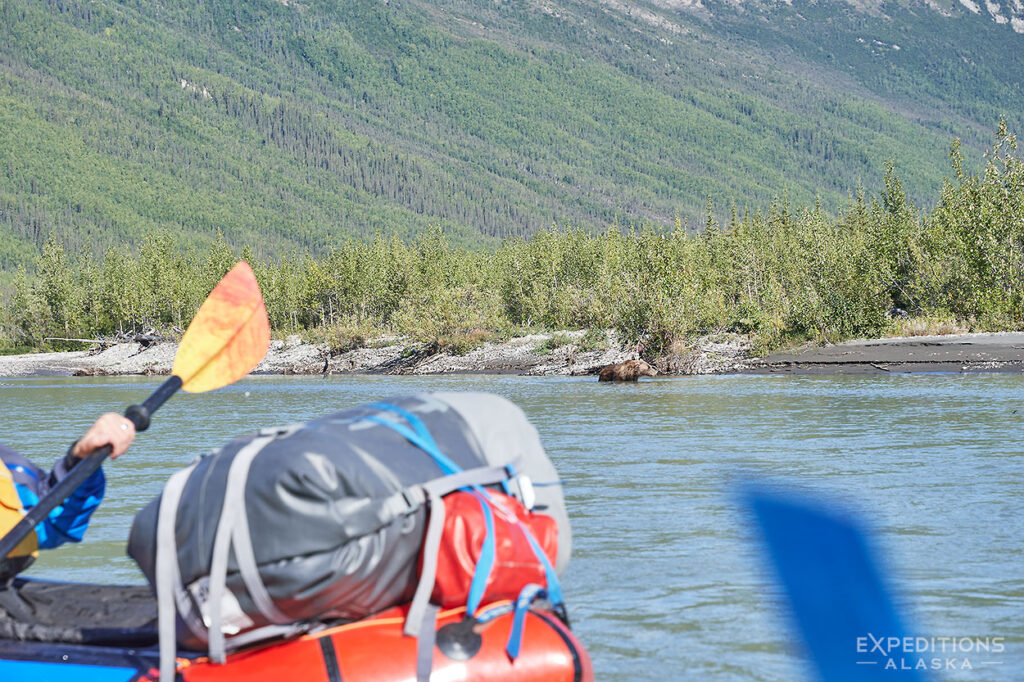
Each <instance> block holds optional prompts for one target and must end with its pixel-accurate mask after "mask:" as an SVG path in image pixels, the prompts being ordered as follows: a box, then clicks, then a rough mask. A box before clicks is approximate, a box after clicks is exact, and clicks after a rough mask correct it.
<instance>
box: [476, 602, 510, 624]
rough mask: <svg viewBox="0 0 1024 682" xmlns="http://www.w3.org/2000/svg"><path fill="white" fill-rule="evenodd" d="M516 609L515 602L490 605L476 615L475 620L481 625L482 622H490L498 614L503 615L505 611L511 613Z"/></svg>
mask: <svg viewBox="0 0 1024 682" xmlns="http://www.w3.org/2000/svg"><path fill="white" fill-rule="evenodd" d="M515 610H516V605H515V603H512V604H501V605H499V606H492V607H490V608H487V609H484V610H483V611H481V612H480V613H479V614H477V615H476V622H477V623H480V624H481V625H483V624H484V623H490V622H491V621H492V620H494V619H495V618H497V617H498V616H504V615H505V614H506V613H512V612H513V611H515Z"/></svg>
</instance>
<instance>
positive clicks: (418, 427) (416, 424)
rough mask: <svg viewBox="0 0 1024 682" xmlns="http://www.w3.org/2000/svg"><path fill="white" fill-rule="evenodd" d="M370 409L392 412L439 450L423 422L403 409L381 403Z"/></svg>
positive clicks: (373, 405)
mask: <svg viewBox="0 0 1024 682" xmlns="http://www.w3.org/2000/svg"><path fill="white" fill-rule="evenodd" d="M370 407H375V408H377V409H378V410H383V411H384V412H394V413H395V414H397V415H398V416H399V417H401V418H402V419H404V420H405V421H407V422H409V426H411V427H412V428H413V430H414V431H415V432H416V433H417V434H418V435H419V437H420V438H422V439H423V440H425V441H427V442H428V443H430V444H431V445H432V446H433V447H434V449H435V450H440V449H441V448H439V447H437V443H436V442H435V441H434V436H433V435H432V434H431V433H430V429H428V428H427V425H426V424H424V423H423V420H422V419H420V418H419V417H418V416H416V415H415V414H413V413H412V412H410V411H409V410H407V409H405V408H404V407H399V406H398V405H392V404H391V403H383V402H381V403H373V404H372V405H370Z"/></svg>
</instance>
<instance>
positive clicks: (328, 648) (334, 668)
mask: <svg viewBox="0 0 1024 682" xmlns="http://www.w3.org/2000/svg"><path fill="white" fill-rule="evenodd" d="M317 641H318V642H320V653H321V654H323V657H324V668H325V669H326V670H327V682H342V680H341V666H339V665H338V654H337V652H336V651H335V650H334V641H333V640H332V639H331V636H330V635H326V636H324V637H321V638H320V639H319V640H317Z"/></svg>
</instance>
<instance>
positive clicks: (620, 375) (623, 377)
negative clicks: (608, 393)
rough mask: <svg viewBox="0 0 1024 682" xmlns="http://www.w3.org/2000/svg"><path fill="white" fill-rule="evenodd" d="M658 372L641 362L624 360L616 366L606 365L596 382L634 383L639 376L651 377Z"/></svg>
mask: <svg viewBox="0 0 1024 682" xmlns="http://www.w3.org/2000/svg"><path fill="white" fill-rule="evenodd" d="M657 374H658V370H656V369H654V368H653V367H651V366H650V365H649V364H647V363H646V362H644V361H643V360H626V361H625V362H620V363H619V364H617V365H608V366H607V367H605V368H604V369H602V370H601V371H600V372H599V373H598V375H597V380H598V381H636V380H637V379H638V378H640V376H641V375H643V376H647V377H653V376H656V375H657Z"/></svg>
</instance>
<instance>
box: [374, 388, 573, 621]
mask: <svg viewBox="0 0 1024 682" xmlns="http://www.w3.org/2000/svg"><path fill="white" fill-rule="evenodd" d="M370 407H375V408H377V409H379V410H384V411H387V412H393V413H395V414H397V415H398V416H400V417H402V418H403V419H405V420H406V421H407V422H408V423H409V424H410V425H411V426H412V429H410V428H409V427H407V426H405V425H404V424H399V423H397V422H393V421H390V420H388V419H384V418H383V417H380V416H378V415H368V416H366V417H363V419H365V420H367V421H371V422H373V423H375V424H380V425H381V426H385V427H387V428H389V429H391V430H392V431H394V432H396V433H398V434H399V435H401V436H402V437H404V438H405V439H406V440H408V441H409V442H410V443H412V444H413V445H415V446H416V447H418V448H420V449H421V450H423V451H424V452H426V453H427V454H428V455H430V457H431V458H432V459H433V460H434V462H436V463H437V466H438V467H439V468H440V469H441V471H442V472H444V473H445V474H455V473H459V472H461V471H462V469H461V468H460V467H459V465H458V464H456V463H455V462H453V461H452V460H451V459H450V458H449V457H448V456H447V455H445V454H444V453H443V452H441V449H440V448H439V447H438V446H437V442H436V441H435V440H434V437H433V436H432V435H431V434H430V430H429V429H427V426H426V424H424V423H423V420H422V419H420V418H419V417H417V416H416V415H415V414H413V413H412V412H410V411H409V410H406V409H405V408H402V407H399V406H397V405H392V404H391V403H383V402H381V403H373V404H372V405H371V406H370ZM509 469H510V470H509V475H510V476H512V475H514V471H513V470H511V467H509ZM502 486H503V487H504V488H505V490H506V492H508V486H507V484H506V482H505V481H502ZM464 490H466V492H469V493H470V494H472V495H474V496H475V497H476V498H477V500H478V501H479V502H480V506H481V508H482V509H483V513H484V522H485V523H486V525H487V534H486V536H485V537H484V542H483V546H482V547H481V548H480V558H479V560H478V561H477V564H476V568H475V569H474V571H473V580H472V582H471V583H470V589H469V597H468V599H467V600H466V610H467V612H468V613H469V615H471V616H472V615H474V614H475V612H476V610H477V609H478V608H479V607H480V602H481V601H482V600H483V597H484V592H485V591H486V589H487V581H488V580H489V579H490V576H491V571H492V570H493V569H494V562H495V560H496V547H495V542H494V515H493V512H492V511H491V509H490V504H494V503H495V502H494V499H493V498H492V497H491V496H490V495H489V494H488V493H487V491H486V490H484V489H483V488H482V487H480V486H473V489H472V490H469V489H464ZM488 503H490V504H488ZM516 524H517V525H518V526H519V527H520V528H521V529H522V531H523V534H524V535H525V536H526V540H527V542H528V543H529V545H530V549H532V550H533V553H534V555H535V556H536V557H537V560H538V561H540V563H541V565H542V566H543V567H544V580H545V582H546V583H547V591H546V595H547V596H548V599H550V600H551V603H552V604H554V605H556V606H557V605H559V604H562V603H563V602H564V597H563V595H562V585H561V583H560V582H559V580H558V574H557V573H556V572H555V569H554V567H552V565H551V562H550V561H549V560H548V557H547V555H546V554H545V553H544V550H543V549H541V547H540V545H539V544H538V542H537V540H536V539H535V538H534V537H533V533H531V532H530V530H529V528H527V527H526V526H525V525H524V524H523V523H522V522H520V521H518V519H517V521H516Z"/></svg>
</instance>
